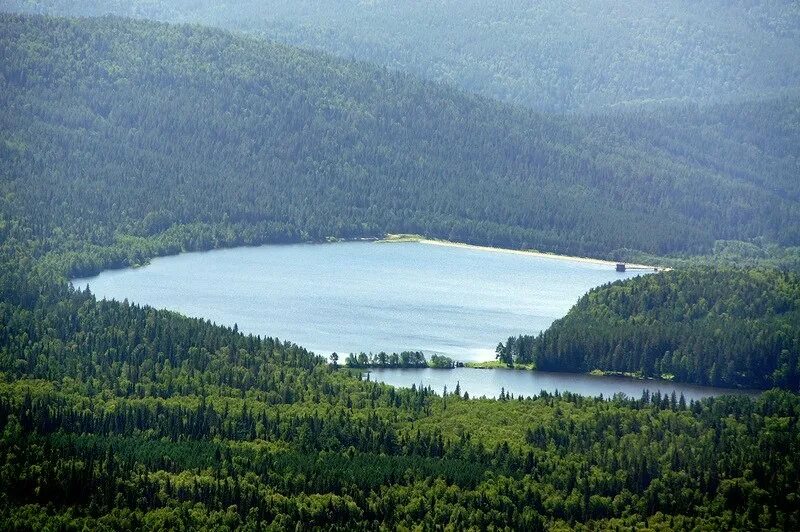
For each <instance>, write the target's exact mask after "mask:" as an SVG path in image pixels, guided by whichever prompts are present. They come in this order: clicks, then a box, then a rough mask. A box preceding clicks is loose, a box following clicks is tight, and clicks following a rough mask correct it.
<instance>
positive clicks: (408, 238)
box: [377, 234, 671, 272]
mask: <svg viewBox="0 0 800 532" xmlns="http://www.w3.org/2000/svg"><path fill="white" fill-rule="evenodd" d="M377 242H381V243H392V244H394V243H397V244H400V243H406V242H418V243H420V244H427V245H432V246H443V247H451V248H459V249H472V250H475V251H486V252H491V253H507V254H512V255H524V256H528V257H538V258H543V259H552V260H560V261H569V262H578V263H583V264H597V265H601V266H611V267H615V266H616V265H617V262H616V261H611V260H605V259H594V258H591V257H576V256H573V255H558V254H555V253H545V252H542V251H535V250H526V249H511V248H498V247H493V246H479V245H475V244H465V243H463V242H451V241H449V240H435V239H431V238H425V237H423V236H419V235H394V234H388V235H386V236H385V237H384V238H383V239H381V240H378V241H377ZM625 266H626V267H627V268H628V269H636V270H649V271H651V272H662V271H669V270H670V269H671V268H662V267H660V266H652V265H647V264H634V263H630V262H625Z"/></svg>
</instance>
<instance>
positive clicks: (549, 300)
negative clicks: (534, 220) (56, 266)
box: [73, 242, 725, 399]
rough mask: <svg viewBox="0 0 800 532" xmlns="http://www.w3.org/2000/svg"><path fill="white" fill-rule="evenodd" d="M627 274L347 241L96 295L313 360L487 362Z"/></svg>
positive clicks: (461, 373) (198, 262) (544, 383)
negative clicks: (251, 337)
mask: <svg viewBox="0 0 800 532" xmlns="http://www.w3.org/2000/svg"><path fill="white" fill-rule="evenodd" d="M633 275H636V273H634V272H627V273H617V272H616V271H614V269H613V267H611V266H608V265H599V264H591V263H584V262H577V261H569V260H558V259H552V258H544V257H536V256H526V255H520V254H511V253H494V252H489V251H484V250H476V249H463V248H455V247H444V246H435V245H430V244H422V243H402V244H379V243H373V242H348V243H337V244H324V245H315V244H298V245H289V246H262V247H251V248H236V249H228V250H218V251H209V252H204V253H187V254H183V255H177V256H173V257H164V258H159V259H155V260H153V262H152V264H150V265H148V266H145V267H143V268H136V269H127V270H114V271H107V272H103V273H101V274H100V275H98V276H96V277H92V278H89V279H76V280H75V281H73V282H74V284H75V285H76V286H79V287H83V286H85V285H86V284H89V286H90V287H91V289H92V291H93V292H94V293H95V294H96V295H97V296H98V297H103V298H109V299H111V298H113V299H118V300H122V299H125V298H127V299H128V300H129V301H133V302H137V303H141V304H148V305H152V306H154V307H158V308H168V309H172V310H177V311H180V312H182V313H184V314H186V315H189V316H197V317H202V318H207V319H210V320H212V321H215V322H217V323H221V324H226V325H233V324H237V325H238V326H239V329H240V330H241V331H243V332H246V333H253V334H260V335H264V336H277V337H279V338H281V339H285V340H291V341H293V342H297V343H298V344H300V345H303V346H305V347H307V348H310V349H312V350H314V351H316V352H318V353H322V354H329V353H331V352H332V351H337V352H338V353H349V352H359V351H366V352H369V351H373V352H379V351H387V352H393V351H402V350H422V351H425V352H426V353H429V354H430V353H445V354H447V355H449V356H451V357H453V358H455V359H457V360H463V361H467V360H488V359H491V358H493V357H494V347H495V346H496V345H497V342H498V341H500V340H505V338H507V337H508V336H511V335H517V334H521V333H529V334H530V333H536V332H538V331H540V330H542V329H545V328H547V327H548V326H549V325H550V324H551V323H552V322H553V320H555V319H557V318H559V317H561V316H563V315H565V314H566V313H567V311H568V310H569V308H570V307H571V306H572V305H573V304H574V303H575V302H576V301H577V299H578V298H579V297H580V296H581V295H583V294H584V293H585V292H586V291H587V290H589V289H590V288H592V287H594V286H598V285H601V284H604V283H607V282H609V281H614V280H616V279H621V278H627V277H631V276H633ZM371 378H373V379H378V380H382V381H384V382H387V383H389V384H393V385H397V386H411V385H412V384H417V385H419V384H420V383H421V384H424V385H425V386H431V387H432V388H433V389H434V390H436V391H437V392H441V391H442V389H443V388H444V387H445V386H447V387H448V389H450V390H452V389H453V388H455V385H456V382H460V384H461V388H462V389H463V390H465V391H468V392H469V393H470V394H471V395H473V396H476V397H479V396H481V395H485V396H487V397H496V396H498V395H499V394H500V390H501V389H502V388H505V389H506V391H508V392H510V393H513V394H514V395H520V394H522V395H535V394H538V393H539V391H540V390H543V389H544V390H548V391H550V392H554V391H556V390H560V391H571V392H575V393H580V394H583V395H593V396H594V395H599V394H601V393H602V394H603V395H605V396H611V395H613V394H615V393H618V392H623V393H625V394H627V395H629V396H634V397H639V396H640V395H641V393H642V390H643V389H644V388H648V389H650V390H651V391H655V390H656V389H660V390H661V391H662V393H671V392H672V391H673V390H675V391H676V393H681V392H683V393H684V395H685V397H686V398H687V399H697V398H700V397H705V396H708V395H717V394H719V393H724V392H725V390H719V389H714V388H704V387H697V386H690V385H677V384H670V383H663V382H658V383H656V382H653V381H649V382H643V381H635V380H632V379H622V378H614V377H593V376H589V375H575V374H568V373H543V372H528V371H509V370H475V369H466V368H460V369H455V370H450V371H447V370H433V369H422V370H415V369H407V370H376V371H373V372H372V373H371Z"/></svg>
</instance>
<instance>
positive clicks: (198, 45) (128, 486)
mask: <svg viewBox="0 0 800 532" xmlns="http://www.w3.org/2000/svg"><path fill="white" fill-rule="evenodd" d="M0 57H1V58H2V61H0V74H2V75H1V76H0V108H1V109H2V113H0V120H1V122H0V150H1V151H0V163H1V164H0V172H2V173H0V185H1V186H2V189H0V529H3V530H48V529H59V530H62V529H63V530H84V529H91V530H95V529H97V530H128V529H149V530H165V529H197V528H208V529H226V528H227V529H234V528H246V529H252V530H258V529H270V528H271V529H275V530H287V529H298V528H302V527H304V526H305V527H309V528H310V527H317V528H327V529H332V530H352V529H381V528H384V529H410V528H412V527H413V526H421V527H423V528H425V529H436V528H439V529H445V528H446V527H449V528H450V529H454V530H463V529H491V528H495V529H499V528H504V527H510V528H514V529H519V530H543V529H548V528H578V529H580V528H583V529H590V530H596V529H612V528H615V527H626V528H629V529H630V528H631V527H636V529H637V530H641V529H646V528H648V527H649V528H651V529H661V530H663V529H676V528H677V529H680V528H696V527H697V528H701V529H703V528H705V529H732V528H748V529H755V528H759V529H764V528H766V529H775V530H792V529H798V528H800V510H799V509H798V505H797V500H798V494H799V493H800V452H798V451H800V427H799V426H798V420H799V419H800V398H798V395H796V394H792V393H789V392H786V391H780V390H773V391H769V392H766V393H764V394H763V395H761V396H760V397H758V398H755V399H751V398H748V397H721V398H716V399H707V400H704V401H701V402H693V403H690V404H687V403H686V401H685V400H684V399H683V398H682V397H674V396H673V397H664V396H660V395H650V394H649V393H645V394H643V396H642V397H640V398H623V397H616V398H613V399H610V400H609V398H605V399H603V398H593V399H589V398H581V397H578V396H573V395H569V394H566V395H557V396H551V395H548V394H541V395H539V396H537V397H533V398H514V397H506V396H504V399H503V400H501V401H495V400H484V399H475V398H472V399H468V398H466V397H463V396H457V395H455V394H446V395H444V394H443V395H438V394H436V393H434V392H433V391H432V390H429V389H419V388H413V389H410V390H398V389H394V388H391V387H389V386H385V385H381V384H378V383H374V382H366V381H364V380H362V379H361V378H360V372H358V371H356V372H354V373H351V372H350V371H349V370H346V369H339V368H336V367H333V366H330V365H328V364H326V363H325V361H324V360H323V359H321V358H320V357H317V356H315V355H314V354H313V353H310V352H308V351H306V350H305V349H303V348H301V347H298V346H296V345H293V344H291V343H289V342H285V341H280V340H277V339H270V338H259V337H253V336H245V335H242V334H240V333H239V332H238V331H237V329H236V327H233V328H226V327H221V326H216V325H213V324H211V323H209V322H207V321H203V320H196V319H189V318H185V317H182V316H180V315H178V314H176V313H173V312H169V311H164V310H154V309H152V308H146V307H145V308H142V307H139V306H137V305H132V304H130V303H128V302H113V301H112V302H108V301H97V300H96V299H95V298H94V296H92V295H91V294H90V293H88V292H83V291H75V290H73V289H72V288H71V287H70V286H69V285H68V283H67V278H68V275H69V274H72V273H76V272H79V271H82V272H85V271H89V270H98V269H102V268H108V267H113V266H119V265H122V264H133V263H137V262H140V261H143V260H146V259H147V258H149V257H152V256H154V255H157V254H164V253H170V252H177V251H180V250H182V249H200V248H210V247H217V246H222V245H233V244H240V243H256V242H267V241H272V242H275V241H288V240H292V241H294V240H308V239H317V238H324V237H326V236H335V237H350V236H363V235H378V234H381V233H382V232H384V231H387V230H389V229H391V230H394V231H402V230H410V231H415V232H425V233H428V234H431V235H441V236H452V237H453V238H457V239H464V240H472V241H481V242H486V243H492V242H495V243H504V244H506V245H519V246H521V245H523V244H524V243H528V245H536V246H541V247H543V248H546V249H553V250H556V249H566V250H570V251H573V252H586V253H604V252H609V251H610V250H613V249H614V247H618V246H629V247H633V248H639V249H644V250H651V251H655V250H659V251H660V250H671V249H681V250H691V249H703V248H704V246H709V245H711V244H713V239H714V238H717V237H719V236H720V235H735V236H738V237H740V238H747V237H748V236H765V237H767V238H768V239H770V240H773V239H774V240H776V241H786V242H796V241H797V228H798V223H797V218H796V217H797V210H796V204H795V202H796V195H792V193H785V194H784V192H786V191H773V190H771V189H770V188H769V187H768V186H761V185H759V184H758V182H757V181H755V180H752V176H755V175H758V174H759V173H758V172H753V173H752V174H751V177H741V176H736V177H731V176H728V175H725V174H724V173H723V172H721V171H719V169H715V170H713V171H712V170H710V168H712V166H713V165H716V164H718V163H719V161H711V162H709V163H708V166H706V163H702V164H697V165H695V163H694V162H692V161H693V160H694V159H695V155H692V153H694V152H692V151H691V150H690V147H688V148H686V150H685V151H683V153H682V154H681V151H680V149H679V148H678V147H676V146H674V145H673V146H668V147H667V146H665V147H664V148H663V152H664V153H663V154H662V155H659V158H658V159H657V160H656V159H654V158H653V157H654V155H653V152H647V153H643V154H640V153H639V152H638V151H637V150H636V148H635V147H625V146H624V145H623V144H620V145H616V146H615V147H614V150H615V152H614V153H617V154H619V153H622V152H629V155H630V158H627V157H626V158H625V160H626V161H631V164H630V165H627V166H626V165H619V160H620V159H619V158H618V157H619V155H618V156H617V157H611V156H610V155H608V153H609V152H606V151H603V150H601V149H600V148H599V147H598V145H597V144H594V143H593V142H592V141H591V140H590V135H589V134H588V133H587V134H584V133H581V132H582V131H583V130H582V129H581V127H578V126H577V125H575V124H574V123H572V122H568V121H566V120H565V121H559V120H554V119H546V118H544V117H541V116H538V115H536V114H533V113H531V112H527V111H520V110H516V109H512V108H508V107H505V106H502V105H499V104H494V103H490V102H487V101H484V100H482V99H479V98H474V97H468V96H465V95H463V94H461V93H459V92H457V91H454V90H451V89H447V88H442V87H438V86H435V85H431V84H428V83H424V82H421V81H419V80H416V79H414V78H411V77H408V76H404V75H400V74H387V73H386V72H383V71H380V70H376V69H374V68H371V67H368V66H366V65H354V64H349V63H343V62H339V61H335V60H331V59H329V58H326V57H324V56H320V55H316V54H310V53H304V52H299V51H297V50H294V49H290V48H284V47H281V46H275V45H271V44H265V43H262V42H258V41H253V40H248V39H243V38H239V37H234V36H231V35H229V34H226V33H223V32H220V31H212V30H205V29H200V28H193V27H183V26H178V27H175V26H166V25H159V24H153V23H145V22H131V21H127V20H120V19H101V20H80V21H67V20H60V19H49V18H39V17H18V16H9V15H3V16H2V18H0ZM758 112H759V113H760V112H761V111H758ZM744 127H745V128H747V127H749V125H745V126H744ZM712 129H713V130H715V131H718V129H717V126H714V127H712ZM788 129H791V128H788ZM592 135H597V138H601V137H603V136H604V135H605V133H604V132H603V131H602V130H597V131H595V132H594V133H592ZM737 135H740V136H731V137H727V136H725V138H731V139H740V141H741V142H743V143H746V142H751V141H749V140H747V139H746V138H745V137H744V136H742V135H744V133H743V132H742V133H738V134H737ZM720 138H722V137H720ZM732 142H737V141H736V140H733V141H732ZM753 142H755V141H753ZM656 151H661V148H659V149H658V150H656ZM675 156H679V159H681V158H682V160H678V161H675V162H670V161H673V159H672V158H673V157H675ZM776 157H777V156H776ZM639 165H641V166H639ZM617 166H621V168H619V169H618V168H617ZM659 168H664V169H663V171H662V170H659ZM676 169H681V171H677V170H676ZM784 171H785V168H783V169H775V172H776V175H777V174H779V173H780V172H784ZM647 176H650V177H651V178H652V179H653V182H654V183H659V186H660V187H663V188H658V187H656V188H653V187H650V186H649V185H648V186H641V187H635V188H630V189H629V187H630V183H631V182H639V180H641V179H644V177H647ZM674 176H679V178H674ZM673 178H674V179H673ZM706 179H708V181H707V180H706ZM645 181H646V180H645ZM712 181H713V182H714V183H717V190H716V191H715V192H714V194H713V195H708V190H709V189H708V188H703V187H696V186H695V185H697V183H698V182H702V183H709V182H712ZM775 182H782V183H785V186H786V187H791V186H792V185H793V183H792V182H791V180H788V179H786V180H784V181H775ZM687 183H691V187H689V185H687ZM770 186H771V185H770ZM687 187H689V188H687ZM787 190H789V189H787ZM688 191H691V193H689V192H688ZM737 198H745V199H744V200H742V201H743V202H744V201H746V202H747V203H746V204H745V203H742V204H740V203H737V201H735V199H737ZM793 198H794V199H793ZM622 200H624V201H622ZM697 202H699V203H697ZM700 204H704V205H705V206H706V207H707V208H708V209H709V214H703V211H702V210H701V209H699V205H700ZM742 205H745V207H746V208H752V209H753V212H751V211H748V210H745V211H742V210H741V209H742V208H743V207H742ZM734 213H736V215H735V216H734ZM717 231H719V234H718V233H717ZM650 242H654V244H653V245H650ZM748 275H753V276H756V275H758V274H755V273H753V274H748ZM761 275H763V277H761V278H759V277H753V281H752V282H753V283H755V288H753V289H750V288H748V289H746V290H743V291H742V292H741V294H742V297H743V298H744V299H743V301H741V302H737V301H726V302H725V303H724V305H723V304H722V303H720V302H719V301H717V300H714V299H712V298H711V296H712V295H714V293H713V292H712V293H709V295H708V296H706V298H707V301H708V302H711V301H712V300H713V301H715V303H714V305H715V306H716V305H723V306H720V307H719V308H720V309H721V310H725V312H728V313H730V314H731V316H732V320H734V321H729V322H726V324H732V325H734V326H739V324H740V323H742V322H746V315H745V317H742V315H740V314H738V313H737V312H739V311H738V309H740V308H742V309H745V311H746V312H747V313H750V312H755V311H757V310H761V311H764V313H765V315H766V316H767V317H766V318H765V320H766V321H765V323H767V324H770V323H773V321H774V322H775V323H776V324H779V322H780V320H781V319H792V316H794V315H796V312H797V309H796V305H795V303H796V301H797V293H796V286H797V282H796V278H795V277H791V276H782V274H776V273H764V274H761ZM645 279H646V280H649V279H654V280H656V281H654V282H656V283H658V282H659V281H658V280H660V279H674V280H675V281H674V282H676V283H677V282H678V281H679V280H682V278H681V277H680V275H678V274H677V272H675V275H673V276H670V277H667V276H664V277H662V276H660V275H659V276H652V277H648V278H645ZM731 279H732V281H731V282H730V283H728V284H733V283H735V282H736V281H735V280H736V279H737V278H736V277H735V276H734V277H731ZM759 279H761V281H763V282H760V281H759ZM707 280H708V279H707ZM757 281H759V282H757ZM647 282H650V281H647ZM742 282H744V281H742ZM625 286H628V285H625ZM634 286H637V285H634ZM690 286H692V285H690ZM712 286H713V283H712ZM745 286H749V285H745ZM696 288H697V290H696V291H697V292H700V293H702V289H701V287H696ZM758 290H760V291H761V292H763V293H764V294H765V295H763V296H759V295H758V294H759V293H760V292H758ZM598 293H601V292H598ZM666 293H668V291H667V292H666ZM687 293H688V292H687ZM735 293H737V292H735ZM753 294H756V295H755V296H754V295H753ZM781 298H789V299H788V302H786V301H784V300H783V299H781ZM641 299H646V298H644V297H642V298H641ZM718 299H721V298H718ZM781 301H784V303H781V304H779V303H780V302H781ZM689 306H690V307H691V305H689ZM676 308H677V307H676ZM680 308H682V307H680ZM770 309H772V311H774V312H775V316H771V315H770ZM792 313H795V314H792ZM747 315H749V314H747ZM720 319H722V318H720ZM776 326H777V325H776ZM745 330H746V331H748V330H749V329H745ZM770 330H771V329H770ZM726 334H727V333H726ZM794 352H795V353H796V352H797V351H794ZM786 378H788V379H792V378H796V377H795V376H793V375H791V374H787V376H786Z"/></svg>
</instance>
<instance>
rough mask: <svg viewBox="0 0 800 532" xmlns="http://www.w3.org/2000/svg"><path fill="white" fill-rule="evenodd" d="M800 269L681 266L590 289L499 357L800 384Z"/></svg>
mask: <svg viewBox="0 0 800 532" xmlns="http://www.w3.org/2000/svg"><path fill="white" fill-rule="evenodd" d="M799 324H800V277H798V275H797V274H796V273H792V272H780V271H778V270H773V269H716V268H683V269H678V270H674V271H669V272H664V273H661V274H658V275H643V276H640V277H637V278H634V279H630V280H627V281H624V282H620V281H618V282H615V283H611V284H609V285H605V286H601V287H598V288H595V289H593V290H591V291H590V292H589V293H588V294H586V295H585V296H584V297H582V298H581V299H580V300H579V301H578V303H577V304H576V305H575V306H574V307H573V308H572V309H571V310H570V312H569V313H568V314H567V315H566V316H565V317H564V318H561V319H559V320H556V322H555V323H553V325H552V326H551V327H550V328H549V329H547V330H546V331H544V332H542V333H541V334H539V335H538V336H520V337H518V338H513V337H512V338H509V339H508V340H507V341H506V342H505V343H504V344H501V345H499V346H498V349H497V356H498V359H500V360H502V361H504V362H506V363H509V364H513V363H515V362H524V363H535V365H536V367H537V368H538V369H542V370H550V371H591V370H594V369H600V370H605V371H615V372H625V373H638V374H639V375H641V376H644V377H658V378H660V377H668V378H674V379H676V380H679V381H684V382H694V383H699V384H711V385H714V386H732V387H754V388H770V387H772V386H778V387H781V388H786V389H788V390H792V391H794V392H798V391H800V357H798V354H800V325H799Z"/></svg>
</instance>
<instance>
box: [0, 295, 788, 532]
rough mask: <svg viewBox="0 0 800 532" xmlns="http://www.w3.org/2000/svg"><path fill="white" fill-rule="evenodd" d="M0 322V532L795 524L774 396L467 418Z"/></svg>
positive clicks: (340, 375)
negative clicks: (11, 531)
mask: <svg viewBox="0 0 800 532" xmlns="http://www.w3.org/2000/svg"><path fill="white" fill-rule="evenodd" d="M56 295H57V297H58V299H57V302H55V303H54V302H53V299H52V297H53V296H56ZM0 310H1V311H2V312H0V318H1V319H0V340H1V342H0V345H2V346H3V347H4V357H3V359H4V362H3V375H4V377H3V380H2V381H1V382H0V464H2V467H0V485H2V486H3V490H2V492H1V493H0V526H2V527H3V528H4V529H8V528H13V527H19V528H43V527H44V524H48V525H49V526H56V525H57V524H59V523H60V524H62V525H63V526H69V527H81V526H83V525H84V524H86V525H87V526H90V527H91V528H94V527H97V526H109V527H112V528H120V527H123V528H147V529H161V528H163V527H165V526H167V524H166V523H183V524H184V525H185V526H193V527H197V526H206V527H214V526H219V525H218V523H221V522H226V523H229V524H230V525H231V526H236V527H238V526H243V525H245V524H248V525H249V526H256V525H257V524H258V523H261V524H262V525H266V524H267V523H273V524H274V525H275V526H277V528H279V529H285V528H291V527H294V525H295V523H296V522H303V523H304V524H306V525H309V526H311V525H313V526H326V527H331V528H335V527H337V526H341V527H345V528H349V529H352V528H363V527H371V526H377V525H382V526H385V527H389V528H394V527H398V526H411V525H412V524H415V523H416V524H425V525H427V526H445V525H450V526H452V527H454V528H457V529H461V528H465V527H477V528H487V527H492V526H495V527H503V526H510V527H512V528H516V529H526V530H529V529H536V528H544V527H546V526H549V525H554V524H558V523H562V524H571V525H573V526H575V525H578V524H580V523H585V524H587V526H589V527H592V528H606V527H608V526H611V523H612V522H623V523H628V525H630V524H635V523H636V522H638V521H639V520H641V519H645V518H649V517H653V516H654V518H655V519H662V518H663V515H664V514H666V515H673V516H674V515H677V516H679V517H680V518H687V519H689V518H691V519H693V520H695V522H696V523H697V524H702V525H704V526H711V527H714V528H730V527H759V528H796V527H797V526H798V525H800V521H799V519H800V515H798V511H797V505H796V496H797V493H798V489H800V486H798V479H800V461H798V458H797V457H798V456H800V455H799V454H798V453H797V452H796V450H797V449H798V446H800V439H798V438H800V427H798V426H797V423H798V419H800V417H799V416H800V399H799V398H798V396H797V395H793V394H789V393H786V392H779V391H771V392H767V393H765V394H764V395H763V396H761V397H760V398H758V399H755V400H751V399H749V398H747V397H724V398H718V399H708V400H705V401H702V402H700V403H691V404H687V403H686V401H685V400H684V399H683V398H682V397H681V398H676V397H674V396H672V397H667V396H661V395H660V394H656V395H650V394H645V395H643V397H641V398H637V399H624V398H619V397H618V398H614V399H613V400H611V401H607V400H603V399H587V398H581V397H579V396H574V395H570V394H565V395H563V396H562V395H557V396H552V395H549V394H546V393H542V394H541V395H540V396H538V397H536V398H528V399H522V398H520V400H516V399H514V400H512V398H510V397H505V396H504V398H503V400H501V401H492V400H477V401H475V400H472V401H470V400H465V399H462V398H461V397H460V394H459V393H456V394H452V395H447V396H444V397H439V396H436V395H434V394H433V393H432V392H431V391H430V390H428V389H412V390H396V389H393V388H391V387H388V386H385V385H381V384H377V383H374V382H365V381H363V380H360V379H358V378H355V377H353V376H350V375H349V374H348V373H345V372H339V371H336V370H334V369H333V368H332V367H330V366H327V365H326V364H324V362H323V360H322V359H320V358H318V357H315V356H313V355H311V354H310V353H308V352H306V351H305V350H303V349H301V348H298V347H296V346H294V345H291V344H288V343H281V342H278V341H275V340H270V339H259V338H255V337H252V336H244V335H242V334H239V333H237V332H236V331H235V330H232V329H228V328H223V327H219V326H214V325H212V324H210V323H208V322H205V321H203V320H195V319H189V318H183V317H180V316H178V315H176V314H174V313H171V312H167V311H156V310H153V309H149V308H140V307H138V306H135V305H129V304H125V303H116V302H97V301H95V300H94V298H92V297H91V296H90V295H89V294H87V293H85V292H74V291H69V290H66V291H61V292H60V293H55V292H54V293H51V294H48V295H42V296H39V297H35V298H33V299H32V300H28V301H26V302H23V301H17V302H13V301H9V302H5V303H3V305H2V307H0ZM9 354H13V355H14V356H17V358H16V360H12V359H11V358H10V357H9V356H8V355H9ZM508 419H513V420H514V422H513V424H512V425H511V426H509V425H508V421H507V420H508ZM723 421H724V422H723ZM614 520H617V521H614Z"/></svg>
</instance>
